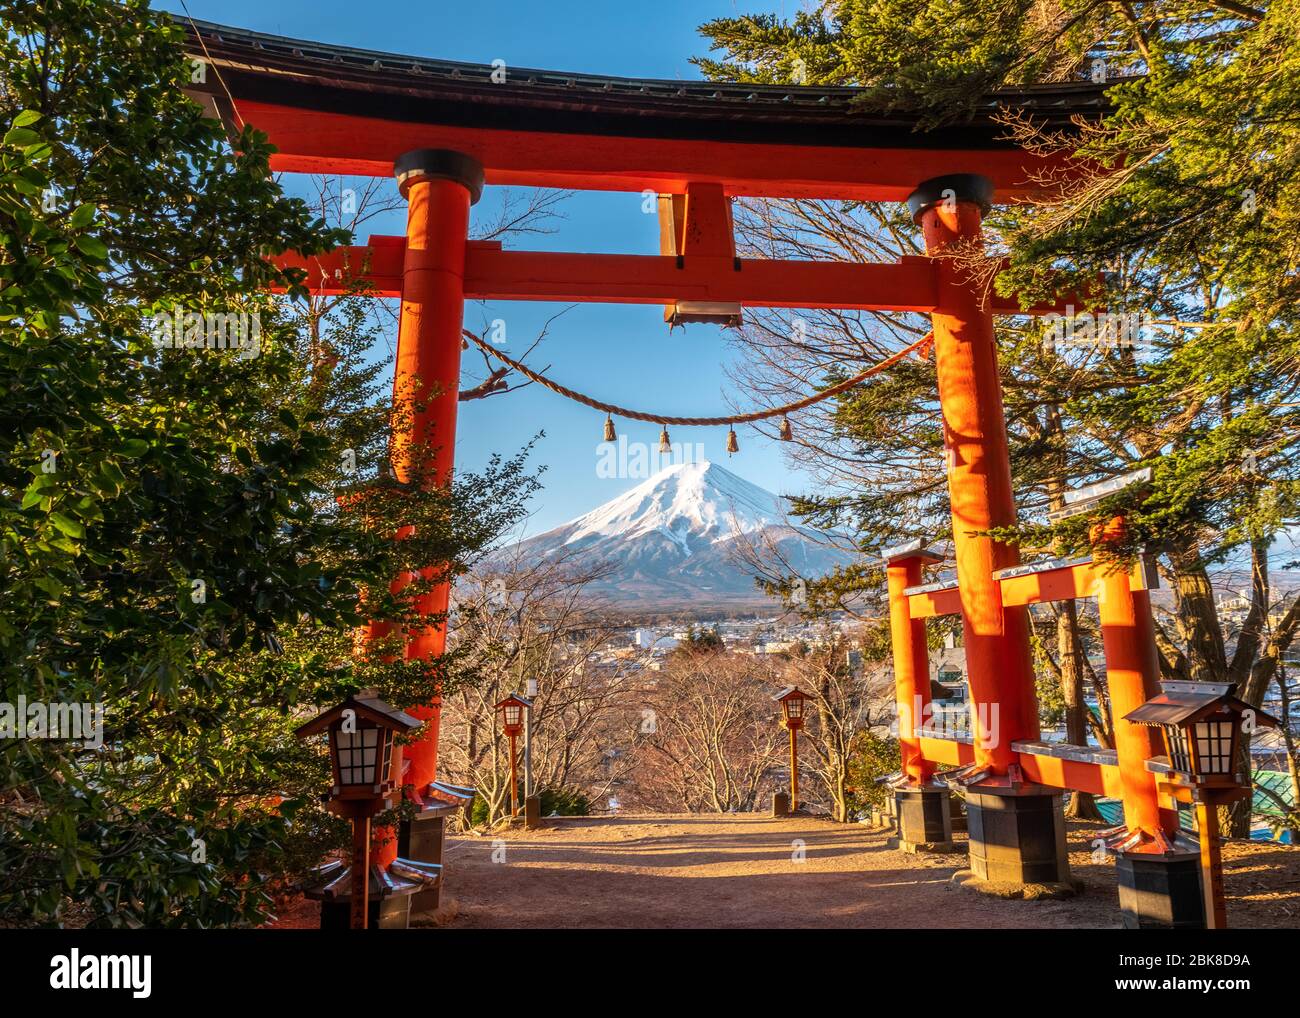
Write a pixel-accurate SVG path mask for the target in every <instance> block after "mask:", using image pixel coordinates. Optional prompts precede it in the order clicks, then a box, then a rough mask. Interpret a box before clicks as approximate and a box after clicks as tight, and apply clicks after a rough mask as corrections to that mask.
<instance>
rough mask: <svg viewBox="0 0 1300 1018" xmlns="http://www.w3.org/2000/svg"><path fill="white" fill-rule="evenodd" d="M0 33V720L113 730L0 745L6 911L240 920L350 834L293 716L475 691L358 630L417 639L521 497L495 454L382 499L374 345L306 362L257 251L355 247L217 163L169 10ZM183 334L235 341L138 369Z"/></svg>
mask: <svg viewBox="0 0 1300 1018" xmlns="http://www.w3.org/2000/svg"><path fill="white" fill-rule="evenodd" d="M3 17H4V32H3V35H2V36H0V48H3V66H4V68H5V71H6V73H5V79H4V81H3V88H2V89H0V178H2V179H0V388H2V389H3V391H4V392H5V399H4V400H3V401H2V402H0V443H2V444H0V590H2V591H3V597H2V598H0V702H3V703H5V704H9V705H13V704H16V703H17V702H18V701H19V698H20V697H25V698H26V700H27V701H29V702H40V703H46V704H92V705H93V704H98V705H102V707H103V711H104V719H103V728H102V732H101V734H102V746H99V747H95V746H85V745H83V743H82V741H80V740H71V739H68V738H60V739H53V738H43V739H37V738H22V737H17V738H6V739H5V740H4V741H3V742H0V872H3V873H4V874H5V879H4V881H3V884H2V885H0V921H3V922H5V923H13V924H74V925H131V926H135V925H151V926H157V925H197V926H218V925H221V926H224V925H243V924H251V923H257V922H259V921H261V920H262V919H263V918H264V917H265V916H266V914H267V911H268V909H269V908H270V906H271V903H272V902H271V897H270V893H269V892H271V891H273V890H274V889H275V887H276V886H277V881H280V880H283V879H285V878H287V877H289V876H290V875H292V874H293V873H294V872H295V871H296V870H298V869H300V868H301V867H302V866H304V865H306V864H308V863H310V862H313V861H315V860H316V859H318V858H319V857H320V855H321V853H322V852H323V851H325V850H327V849H328V848H329V847H330V846H331V844H332V843H333V839H336V838H337V836H338V834H339V831H338V827H337V823H336V822H335V821H334V820H333V818H331V817H328V816H326V815H325V814H323V813H322V812H321V811H320V810H319V807H318V805H317V804H316V803H315V799H316V796H317V795H318V793H319V791H320V789H321V788H322V787H323V786H324V784H325V780H326V779H325V769H324V764H323V760H322V756H321V754H320V753H319V751H318V749H316V748H315V747H307V746H303V745H300V744H299V743H298V742H297V740H295V739H294V738H293V736H292V731H293V729H294V727H295V726H296V725H297V724H298V723H300V722H301V720H303V719H304V718H305V717H308V716H310V715H311V714H312V713H314V712H315V711H316V710H318V709H319V708H321V707H323V706H325V705H326V704H329V703H331V702H334V701H336V700H337V699H339V698H341V696H342V695H344V694H345V693H346V692H347V691H349V690H352V689H355V688H358V687H360V686H372V685H373V686H377V687H379V688H380V689H381V690H382V691H383V692H384V693H385V694H386V695H388V696H389V697H390V698H391V699H393V700H394V701H395V702H397V703H398V704H399V705H403V706H405V705H410V704H413V703H417V702H427V701H428V699H429V698H430V696H431V695H433V693H434V692H435V691H437V690H439V689H449V688H453V687H454V684H455V683H456V682H458V681H466V680H469V679H472V676H471V675H467V674H464V673H461V672H459V671H458V670H457V668H456V662H455V660H454V659H444V660H442V661H439V662H435V663H432V664H430V665H426V664H423V663H419V662H410V663H407V662H402V661H401V660H400V657H399V659H398V660H397V661H396V662H394V663H386V662H385V661H384V660H383V659H382V658H381V657H380V656H379V655H377V654H376V655H371V656H369V657H366V658H363V659H362V660H361V661H359V662H354V661H353V660H352V657H351V653H350V651H351V647H350V643H351V640H350V635H349V633H348V630H349V628H350V627H354V626H356V625H358V624H359V623H360V622H362V621H363V620H364V619H366V618H368V617H376V618H381V619H386V620H391V621H393V622H394V623H396V624H397V625H399V626H400V625H403V624H412V623H414V622H415V621H416V619H417V613H416V611H415V601H416V599H417V598H418V597H419V595H420V594H421V593H423V592H424V591H426V590H427V589H428V587H429V586H430V584H432V583H436V582H439V581H441V580H445V579H447V578H450V577H452V576H454V575H456V574H457V573H458V572H460V571H461V570H463V569H464V568H466V566H467V564H468V562H469V561H470V560H471V559H472V558H473V557H474V555H475V554H477V552H478V551H479V550H480V549H482V548H485V547H486V546H487V545H488V544H490V543H491V542H492V541H493V540H495V539H496V537H497V536H498V535H499V534H500V533H501V532H502V530H503V528H505V527H507V526H508V525H509V523H510V522H511V521H512V520H513V519H514V518H515V517H516V514H517V512H518V510H519V508H520V504H521V501H522V499H524V498H526V497H527V495H528V494H530V493H531V491H532V490H533V487H534V485H535V482H534V481H533V479H532V478H531V477H529V475H528V474H527V472H526V470H525V466H524V463H523V459H522V457H516V458H514V459H512V460H508V461H500V460H498V461H494V462H493V463H492V464H491V465H490V466H489V467H488V468H487V469H486V470H485V471H484V473H483V474H481V475H478V476H464V477H459V478H457V480H456V481H455V482H454V483H452V484H450V485H446V486H441V487H436V486H433V485H430V484H423V483H420V482H422V481H424V480H425V479H426V477H425V474H424V472H423V470H422V469H420V468H421V467H422V465H423V463H424V462H427V457H425V458H417V461H416V466H417V476H416V478H415V481H416V483H414V484H411V485H408V486H405V487H403V486H398V485H395V484H391V483H389V484H385V483H382V482H383V477H382V474H381V473H380V471H379V465H380V464H381V463H382V462H383V461H384V459H385V456H384V448H385V445H386V429H387V428H388V426H389V422H388V417H389V408H388V407H387V406H386V405H385V404H386V402H387V401H386V400H384V399H382V398H381V397H382V394H380V393H378V392H377V389H376V386H377V376H376V373H375V369H374V367H373V366H368V365H366V364H365V363H364V356H363V354H362V348H363V346H364V345H365V344H366V342H367V341H368V339H369V338H371V337H367V336H366V335H365V333H364V330H363V329H361V328H360V327H359V325H358V322H357V321H356V320H355V318H349V316H348V312H347V310H346V309H344V310H343V311H342V312H341V313H340V315H339V316H338V317H337V318H336V319H335V321H334V324H333V326H332V330H333V331H332V332H329V333H328V335H329V338H330V341H331V343H332V344H333V352H332V354H331V355H330V356H324V357H312V356H304V347H305V346H306V345H307V344H308V343H310V342H312V341H313V339H314V337H310V336H307V335H304V332H303V329H302V322H301V320H300V318H299V316H298V315H297V313H296V312H295V311H294V309H293V307H292V305H291V303H289V302H288V301H287V300H285V299H282V298H275V297H270V296H268V295H267V293H266V290H267V289H268V288H269V287H271V286H273V285H278V286H281V287H289V289H290V290H291V291H293V292H298V293H300V292H301V290H300V289H296V288H295V284H296V282H297V280H296V279H295V278H294V277H291V276H285V275H282V274H281V273H279V272H278V271H277V270H276V269H274V268H273V267H272V266H271V265H269V264H268V263H267V262H266V261H265V256H266V255H268V254H272V253H275V252H278V251H282V250H297V251H300V252H303V253H312V252H316V251H320V250H324V249H326V248H328V247H330V246H332V245H334V244H336V243H338V242H340V241H342V240H345V239H346V235H345V234H343V233H341V232H340V231H337V230H331V229H328V228H327V227H326V226H325V225H324V224H323V223H321V222H320V221H319V220H317V219H315V218H314V217H312V216H311V215H310V213H309V210H308V209H307V207H306V206H305V205H304V204H303V203H302V202H301V201H298V200H296V199H291V198H288V197H286V196H285V195H284V194H283V192H282V191H281V190H280V188H279V186H278V184H277V183H276V182H275V180H274V178H273V177H272V176H271V175H270V174H269V172H268V165H267V159H268V156H269V154H270V151H271V150H270V148H269V146H268V144H267V141H266V138H265V136H263V135H260V134H258V133H257V132H255V131H253V130H251V129H245V130H244V132H243V133H242V135H241V136H240V137H239V138H238V139H236V141H235V144H234V145H233V146H232V145H231V144H230V143H229V142H228V139H227V138H226V137H225V134H224V132H223V129H222V128H221V126H220V125H219V124H218V123H216V122H215V121H212V120H208V119H205V118H204V116H203V113H202V110H201V109H200V107H199V106H197V105H196V104H194V103H193V102H191V101H190V99H189V98H188V97H187V96H186V94H185V88H186V86H187V84H188V82H189V81H190V79H191V75H192V74H193V73H195V69H194V67H193V65H192V64H191V63H190V62H189V61H188V60H186V59H185V58H184V55H183V50H182V45H181V43H182V34H181V32H180V30H179V29H178V28H177V27H176V26H175V25H174V24H173V23H172V22H171V21H170V20H169V19H167V18H165V17H164V16H160V15H157V14H155V13H153V12H151V11H149V10H148V8H147V6H146V5H145V4H144V3H142V2H137V0H130V2H126V3H122V4H105V3H100V2H78V0H50V2H39V3H38V2H24V0H15V2H11V3H9V4H7V5H6V7H5V10H4V15H3ZM177 313H181V314H187V313H190V314H193V315H196V316H198V315H208V314H212V315H234V316H238V315H244V316H246V317H245V318H244V319H243V321H245V322H254V321H255V322H257V323H258V326H259V331H258V333H257V343H256V347H255V348H250V347H249V346H247V345H246V346H244V347H243V348H242V349H238V350H232V349H219V348H218V349H209V348H190V347H185V348H181V349H159V348H158V346H157V344H156V342H155V340H157V339H158V338H159V336H160V333H159V331H158V328H157V324H158V322H159V321H160V320H163V319H168V320H171V321H173V322H174V321H175V317H174V316H175V315H176V314H177ZM182 321H183V322H190V323H191V324H193V326H194V328H195V329H211V328H212V321H221V320H218V319H213V320H211V321H210V320H208V319H206V318H204V319H199V318H197V317H196V318H193V319H182ZM244 338H245V339H247V338H248V333H247V332H246V333H245V334H244ZM252 354H255V355H252ZM399 416H400V415H399ZM426 437H427V438H429V439H430V440H432V439H437V438H441V437H443V436H426ZM425 451H426V452H427V449H426V450H425ZM349 453H351V454H352V457H351V460H350V459H349V456H348V455H347V454H349ZM352 460H355V462H356V466H355V469H353V467H352ZM366 482H370V483H366ZM399 523H404V524H410V525H411V526H413V527H414V533H413V535H412V537H411V538H410V539H408V540H403V541H394V540H392V533H393V530H394V529H395V526H396V525H398V524H399ZM435 562H436V563H442V565H440V566H438V567H435V568H434V569H432V570H429V571H428V572H427V573H426V574H425V575H424V577H423V578H422V579H421V580H419V581H418V582H415V583H411V584H409V585H407V586H406V587H405V588H403V589H400V590H398V591H397V592H393V591H391V590H390V586H389V583H390V580H391V579H393V578H394V577H398V576H402V575H406V574H408V573H410V572H411V571H413V570H417V569H422V568H423V567H426V566H428V564H429V563H435ZM432 621H433V622H435V623H436V622H437V621H438V620H437V619H433V620H432ZM24 720H25V719H24ZM19 734H26V733H25V726H24V730H21V731H20V732H19Z"/></svg>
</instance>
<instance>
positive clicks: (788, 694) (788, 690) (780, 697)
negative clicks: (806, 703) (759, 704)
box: [772, 686, 808, 703]
mask: <svg viewBox="0 0 1300 1018" xmlns="http://www.w3.org/2000/svg"><path fill="white" fill-rule="evenodd" d="M772 699H773V700H775V701H776V702H777V703H782V702H783V701H785V700H807V699H808V694H807V693H805V692H804V691H803V690H802V689H800V688H799V687H798V686H786V687H785V689H783V690H781V692H779V693H777V694H776V696H774V697H772Z"/></svg>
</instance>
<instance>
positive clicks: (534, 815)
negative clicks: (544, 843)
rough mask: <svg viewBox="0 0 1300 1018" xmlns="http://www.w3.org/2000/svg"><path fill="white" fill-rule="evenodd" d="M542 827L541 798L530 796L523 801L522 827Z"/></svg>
mask: <svg viewBox="0 0 1300 1018" xmlns="http://www.w3.org/2000/svg"><path fill="white" fill-rule="evenodd" d="M541 826H542V797H541V796H540V795H530V796H528V797H527V798H526V799H524V827H526V828H533V827H541Z"/></svg>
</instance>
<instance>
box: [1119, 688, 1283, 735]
mask: <svg viewBox="0 0 1300 1018" xmlns="http://www.w3.org/2000/svg"><path fill="white" fill-rule="evenodd" d="M1161 685H1162V687H1163V691H1162V692H1161V693H1160V695H1159V696H1154V697H1152V698H1151V699H1150V700H1148V701H1147V702H1146V703H1144V704H1142V706H1140V707H1138V708H1136V709H1135V710H1131V711H1129V712H1128V713H1127V714H1125V715H1124V720H1125V721H1137V722H1139V723H1141V724H1146V725H1185V724H1192V723H1194V722H1196V721H1199V720H1201V719H1202V718H1204V717H1208V716H1209V715H1211V714H1216V713H1218V712H1219V711H1221V710H1224V709H1227V710H1231V711H1235V712H1236V713H1238V714H1244V713H1245V712H1246V711H1253V712H1254V714H1255V723H1256V724H1258V725H1260V726H1261V727H1263V728H1276V727H1277V719H1276V718H1274V717H1271V716H1270V715H1268V714H1265V713H1264V712H1263V711H1261V710H1260V709H1259V708H1257V707H1252V706H1251V705H1250V704H1248V703H1246V701H1245V700H1242V699H1239V698H1238V697H1236V696H1233V695H1232V694H1233V691H1234V690H1235V689H1236V683H1234V682H1177V681H1168V682H1164V683H1162V684H1161Z"/></svg>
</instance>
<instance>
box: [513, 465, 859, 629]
mask: <svg viewBox="0 0 1300 1018" xmlns="http://www.w3.org/2000/svg"><path fill="white" fill-rule="evenodd" d="M812 534H813V532H812V531H810V530H808V529H807V528H804V527H798V526H795V525H793V524H792V523H791V521H790V519H789V518H788V503H787V500H786V499H784V498H782V497H780V496H778V495H774V494H772V493H771V492H770V491H767V490H766V489H764V488H760V487H759V486H758V485H756V484H751V483H750V482H749V481H746V480H745V479H744V478H742V477H738V476H737V475H735V474H733V473H732V472H731V471H730V470H727V469H725V468H723V467H721V466H718V464H716V463H710V462H708V461H701V462H695V463H679V464H674V465H672V466H670V467H666V468H665V469H663V470H661V471H660V472H659V473H657V474H655V475H654V476H653V477H651V478H650V479H649V480H647V481H644V482H643V483H641V484H639V485H637V486H636V487H635V488H632V489H631V490H630V491H628V492H625V493H624V494H622V495H619V496H618V497H617V498H614V499H612V500H610V501H609V502H606V503H605V504H604V505H602V506H598V507H597V508H595V509H593V510H591V512H589V513H585V514H584V515H582V516H579V517H578V518H577V519H575V520H571V521H570V522H568V523H565V524H564V525H562V526H559V527H556V528H555V529H554V530H549V531H547V532H546V533H544V534H539V535H538V536H536V537H533V538H529V539H527V540H525V541H523V542H521V543H520V544H518V545H515V546H514V547H512V548H509V549H506V551H505V552H503V553H502V555H503V556H509V557H511V558H514V557H515V556H516V555H517V556H518V557H519V560H520V561H521V562H523V563H527V562H535V561H540V560H542V559H545V558H548V557H551V556H559V555H563V556H565V557H568V556H575V557H576V559H577V561H580V562H582V563H597V562H600V563H605V564H607V565H608V566H609V567H611V568H612V571H611V572H610V574H609V575H608V576H606V577H604V578H603V579H601V580H600V581H598V582H597V583H595V584H593V585H592V589H593V591H594V592H596V593H599V594H601V595H602V596H604V597H606V598H607V599H610V600H614V601H618V602H620V603H636V604H640V605H642V606H644V607H647V608H655V609H659V610H662V609H669V608H673V607H684V608H685V607H690V608H699V607H713V606H718V607H740V606H752V607H759V606H768V607H774V606H775V605H776V604H777V602H776V601H775V600H774V599H772V598H768V597H767V596H766V595H764V594H763V593H762V591H760V590H758V589H757V588H756V587H755V585H754V580H753V573H754V570H753V568H752V566H748V565H746V564H745V561H744V553H745V549H746V548H747V547H750V548H752V547H754V546H756V545H757V546H759V547H761V548H764V549H769V548H774V549H777V550H778V551H779V554H780V556H781V557H782V558H783V559H784V560H785V562H786V563H788V566H789V569H790V571H791V572H797V573H798V575H800V576H803V577H813V576H820V575H822V574H823V573H826V572H829V571H830V570H831V569H833V568H834V567H835V566H836V565H839V564H843V563H846V562H848V561H850V560H851V557H852V556H851V554H850V553H849V552H848V551H845V550H840V549H837V548H832V547H827V546H826V544H825V543H824V539H823V542H822V543H819V542H817V541H815V540H814V539H813V536H812ZM764 557H765V558H769V559H770V558H771V557H772V553H771V551H767V552H765V555H764Z"/></svg>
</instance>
